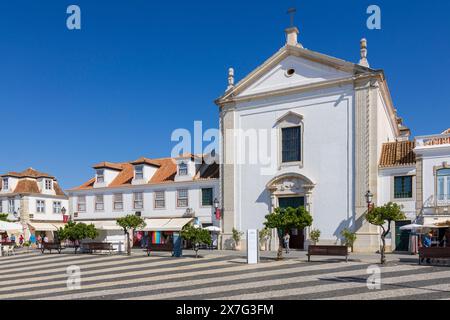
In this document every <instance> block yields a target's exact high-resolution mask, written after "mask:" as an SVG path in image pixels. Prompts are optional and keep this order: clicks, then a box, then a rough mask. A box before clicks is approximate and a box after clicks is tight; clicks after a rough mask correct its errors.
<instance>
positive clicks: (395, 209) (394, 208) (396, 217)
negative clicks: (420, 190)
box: [366, 202, 406, 264]
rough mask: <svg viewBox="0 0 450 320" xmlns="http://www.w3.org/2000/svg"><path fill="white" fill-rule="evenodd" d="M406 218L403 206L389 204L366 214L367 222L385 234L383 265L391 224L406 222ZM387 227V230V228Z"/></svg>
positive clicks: (383, 238) (382, 237) (382, 250)
mask: <svg viewBox="0 0 450 320" xmlns="http://www.w3.org/2000/svg"><path fill="white" fill-rule="evenodd" d="M405 219H406V216H405V214H404V213H403V212H402V206H400V205H398V204H396V203H393V202H389V203H387V204H385V205H384V206H382V207H376V208H373V209H371V210H369V212H367V214H366V220H367V221H368V222H369V223H370V224H373V225H375V226H379V227H380V228H381V229H382V230H383V233H382V234H381V250H380V253H381V264H385V263H386V255H385V252H386V236H387V235H388V234H389V232H390V231H391V222H393V221H401V220H405ZM385 225H387V229H386V228H385Z"/></svg>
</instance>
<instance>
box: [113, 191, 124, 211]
mask: <svg viewBox="0 0 450 320" xmlns="http://www.w3.org/2000/svg"><path fill="white" fill-rule="evenodd" d="M113 210H114V211H123V193H114V194H113Z"/></svg>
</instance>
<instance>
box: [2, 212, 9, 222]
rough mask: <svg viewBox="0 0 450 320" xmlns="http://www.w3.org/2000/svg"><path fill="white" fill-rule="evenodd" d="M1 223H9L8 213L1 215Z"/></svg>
mask: <svg viewBox="0 0 450 320" xmlns="http://www.w3.org/2000/svg"><path fill="white" fill-rule="evenodd" d="M0 221H6V222H9V221H8V214H7V213H0Z"/></svg>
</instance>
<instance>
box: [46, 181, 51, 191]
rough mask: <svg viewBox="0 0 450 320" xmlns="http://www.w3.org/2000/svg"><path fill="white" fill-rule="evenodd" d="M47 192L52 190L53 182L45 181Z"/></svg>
mask: <svg viewBox="0 0 450 320" xmlns="http://www.w3.org/2000/svg"><path fill="white" fill-rule="evenodd" d="M45 190H52V180H50V179H45Z"/></svg>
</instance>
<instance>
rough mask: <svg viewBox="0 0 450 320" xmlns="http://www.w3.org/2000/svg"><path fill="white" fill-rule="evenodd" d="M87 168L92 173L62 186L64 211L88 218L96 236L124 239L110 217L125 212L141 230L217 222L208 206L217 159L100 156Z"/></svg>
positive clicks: (214, 192) (215, 193)
mask: <svg viewBox="0 0 450 320" xmlns="http://www.w3.org/2000/svg"><path fill="white" fill-rule="evenodd" d="M93 169H94V173H95V176H94V177H93V178H92V179H90V180H89V181H87V182H86V183H84V184H83V185H81V186H79V187H77V188H74V189H71V190H68V194H69V202H70V203H69V211H70V213H71V216H72V219H73V220H74V221H78V222H85V223H93V224H94V225H95V226H96V227H97V229H98V230H99V231H100V236H99V240H102V241H108V242H112V243H114V244H116V245H118V244H119V243H124V234H123V231H122V230H121V229H120V227H118V226H117V225H116V219H117V218H120V217H124V216H126V215H129V214H136V215H138V216H141V217H142V218H144V220H145V221H146V224H147V226H146V228H145V230H147V231H179V230H181V228H182V227H183V226H184V225H185V224H186V223H189V222H191V221H193V220H194V221H195V222H196V223H199V224H201V225H202V226H203V227H206V226H213V225H216V226H218V225H219V220H216V218H215V211H214V199H216V198H217V197H219V195H218V193H219V179H218V178H219V166H218V165H217V164H211V165H210V164H207V163H206V162H205V161H203V160H202V158H198V157H196V156H193V155H187V156H182V157H179V158H176V159H173V158H162V159H148V158H140V159H138V160H136V161H131V162H124V163H111V162H102V163H99V164H97V165H95V166H93ZM169 226H170V227H169Z"/></svg>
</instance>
